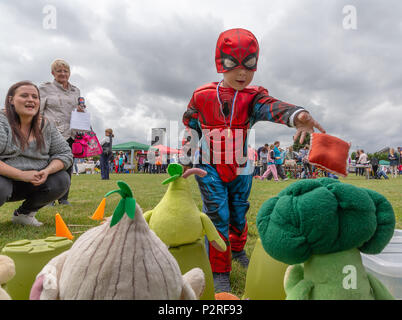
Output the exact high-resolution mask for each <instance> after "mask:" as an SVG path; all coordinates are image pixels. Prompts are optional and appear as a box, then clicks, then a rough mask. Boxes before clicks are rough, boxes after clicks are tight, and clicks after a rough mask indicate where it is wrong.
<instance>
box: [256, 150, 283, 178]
mask: <svg viewBox="0 0 402 320" xmlns="http://www.w3.org/2000/svg"><path fill="white" fill-rule="evenodd" d="M274 148H275V146H274V145H273V144H271V145H270V146H269V152H268V157H267V162H268V163H267V170H266V171H265V172H264V174H263V175H262V176H261V178H260V179H261V180H264V179H265V178H266V177H268V175H269V173H270V172H272V175H273V176H274V180H275V181H277V182H278V181H279V179H278V172H277V171H276V167H275V153H274Z"/></svg>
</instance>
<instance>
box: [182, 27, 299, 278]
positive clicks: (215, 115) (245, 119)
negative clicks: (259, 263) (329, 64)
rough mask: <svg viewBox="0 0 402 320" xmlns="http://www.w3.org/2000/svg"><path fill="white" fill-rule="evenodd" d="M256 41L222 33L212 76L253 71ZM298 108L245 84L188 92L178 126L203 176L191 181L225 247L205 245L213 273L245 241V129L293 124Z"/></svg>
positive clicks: (248, 180) (248, 179)
mask: <svg viewBox="0 0 402 320" xmlns="http://www.w3.org/2000/svg"><path fill="white" fill-rule="evenodd" d="M258 50H259V49H258V42H257V40H256V39H255V37H254V35H253V34H252V33H251V32H249V31H247V30H244V29H232V30H228V31H225V32H223V33H222V34H221V35H220V37H219V39H218V43H217V47H216V66H217V71H218V73H222V72H226V71H229V70H232V69H234V68H247V69H249V70H253V71H255V70H256V68H257V61H258ZM301 110H304V109H303V108H301V107H297V106H295V105H292V104H289V103H286V102H282V101H280V100H278V99H275V98H273V97H271V96H270V95H269V94H268V90H266V89H265V88H263V87H259V86H249V87H246V88H245V89H243V90H241V91H236V90H235V89H233V88H230V87H222V86H220V83H217V82H213V83H209V84H206V85H204V86H202V87H200V88H198V89H197V90H195V91H194V93H193V96H192V98H191V101H190V103H189V104H188V107H187V110H186V112H185V113H184V115H183V123H184V125H185V126H186V127H187V128H189V129H192V131H191V132H193V133H194V132H196V134H197V135H198V137H197V138H198V139H199V141H200V152H199V154H200V160H199V161H198V163H196V164H195V166H197V167H199V168H202V169H204V170H205V171H207V172H208V174H207V175H206V176H205V177H196V179H197V182H198V185H199V188H200V191H201V197H202V200H203V211H204V212H205V213H206V214H207V215H208V216H209V217H210V218H211V220H212V222H213V223H214V225H215V227H216V228H217V230H218V232H219V234H220V236H221V237H222V238H223V240H224V241H225V242H226V244H227V247H228V249H227V251H226V252H224V253H221V252H219V251H217V250H216V249H214V248H213V247H212V246H209V248H208V252H209V258H210V262H211V267H212V271H213V272H229V271H230V270H231V251H241V250H243V248H244V245H245V243H246V240H247V220H246V213H247V211H248V209H249V206H250V204H249V202H248V197H249V195H250V190H251V185H252V172H253V170H252V169H250V168H247V163H248V164H250V162H247V161H244V163H243V161H239V159H241V156H243V157H245V159H247V149H248V148H247V138H248V132H249V131H248V130H249V129H251V128H252V126H253V125H254V124H255V123H257V122H258V121H271V122H275V123H281V124H285V125H288V126H293V121H292V118H293V117H294V115H295V114H296V112H300V111H301Z"/></svg>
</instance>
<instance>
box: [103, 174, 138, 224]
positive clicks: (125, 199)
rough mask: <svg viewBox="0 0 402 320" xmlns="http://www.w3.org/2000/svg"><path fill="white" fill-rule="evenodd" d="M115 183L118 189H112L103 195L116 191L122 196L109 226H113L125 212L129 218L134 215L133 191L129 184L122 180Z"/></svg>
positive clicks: (132, 217)
mask: <svg viewBox="0 0 402 320" xmlns="http://www.w3.org/2000/svg"><path fill="white" fill-rule="evenodd" d="M117 185H118V186H119V189H117V190H112V191H110V192H108V193H106V194H105V197H107V196H109V195H111V194H113V193H118V194H120V196H121V197H122V199H121V200H120V202H119V204H118V205H117V207H116V209H115V210H114V212H113V216H112V220H111V221H110V227H113V226H114V225H115V224H117V223H118V222H119V221H120V220H121V218H122V217H123V216H124V213H125V212H126V213H127V216H128V217H129V218H130V219H134V216H135V199H134V198H133V192H132V191H131V189H130V187H129V185H128V184H127V183H125V182H124V181H117Z"/></svg>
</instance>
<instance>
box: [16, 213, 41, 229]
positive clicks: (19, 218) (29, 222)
mask: <svg viewBox="0 0 402 320" xmlns="http://www.w3.org/2000/svg"><path fill="white" fill-rule="evenodd" d="M36 213H37V212H31V213H29V214H21V213H18V212H17V211H15V212H14V215H13V217H12V219H11V221H12V222H13V223H15V224H23V225H26V226H34V227H40V226H41V225H43V223H42V222H40V221H38V220H36V218H35V215H36Z"/></svg>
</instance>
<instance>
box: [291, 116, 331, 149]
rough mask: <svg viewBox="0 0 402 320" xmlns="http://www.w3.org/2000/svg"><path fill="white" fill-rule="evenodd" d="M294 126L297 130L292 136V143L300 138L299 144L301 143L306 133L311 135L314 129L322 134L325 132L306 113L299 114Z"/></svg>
mask: <svg viewBox="0 0 402 320" xmlns="http://www.w3.org/2000/svg"><path fill="white" fill-rule="evenodd" d="M295 126H296V128H297V132H296V134H295V136H294V138H293V139H294V141H296V140H297V138H298V137H299V136H300V143H303V141H304V139H305V137H306V134H307V132H308V133H313V132H314V128H317V129H318V130H320V131H321V132H322V133H325V130H324V128H323V127H321V125H320V124H319V123H318V122H317V121H315V120H314V118H313V117H312V116H311V115H310V114H309V113H308V112H306V111H302V112H300V113H299V114H298V115H297V116H296V118H295Z"/></svg>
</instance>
